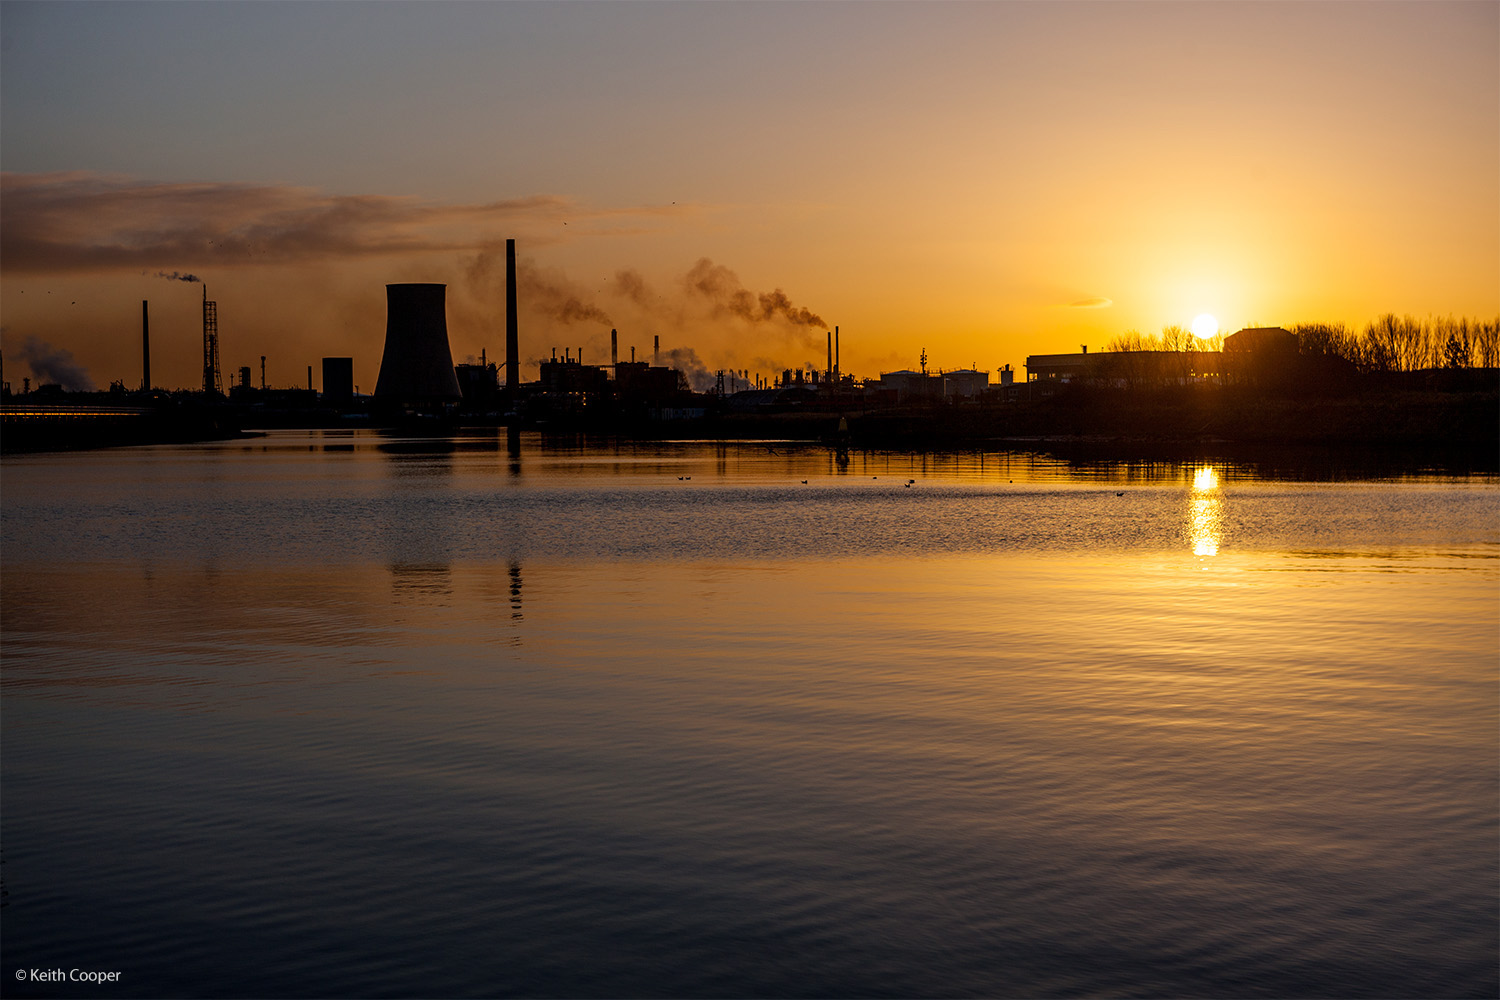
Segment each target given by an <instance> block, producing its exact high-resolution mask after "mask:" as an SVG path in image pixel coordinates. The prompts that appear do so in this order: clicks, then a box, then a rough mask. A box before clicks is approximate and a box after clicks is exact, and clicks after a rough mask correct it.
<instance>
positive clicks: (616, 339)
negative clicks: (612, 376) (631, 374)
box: [609, 330, 620, 368]
mask: <svg viewBox="0 0 1500 1000" xmlns="http://www.w3.org/2000/svg"><path fill="white" fill-rule="evenodd" d="M619 363H620V331H619V330H611V331H609V366H610V367H611V368H613V367H614V366H615V365H617V364H619Z"/></svg>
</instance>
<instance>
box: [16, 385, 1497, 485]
mask: <svg viewBox="0 0 1500 1000" xmlns="http://www.w3.org/2000/svg"><path fill="white" fill-rule="evenodd" d="M13 410H14V407H11V408H7V412H5V414H4V417H5V420H4V434H3V436H0V450H3V452H4V453H6V454H14V453H22V452H37V451H60V450H79V449H89V448H103V447H115V446H123V445H142V444H163V443H187V442H194V441H212V440H227V439H233V438H236V437H241V436H245V432H244V430H242V428H265V429H271V428H285V429H335V428H354V427H364V428H369V427H379V426H381V424H380V423H378V422H376V421H373V420H371V419H369V418H360V417H355V418H351V417H350V416H347V415H343V414H340V413H337V412H335V411H323V410H304V411H284V412H267V411H255V410H249V409H246V408H243V407H235V406H232V405H219V406H202V405H199V406H192V405H178V406H171V407H159V408H154V409H142V410H139V411H136V412H135V413H133V414H129V415H123V414H122V415H116V416H97V417H96V418H95V419H84V418H81V417H77V416H76V415H75V417H73V418H71V419H70V418H66V417H64V416H62V415H59V416H58V417H56V418H55V419H30V420H25V419H20V418H19V417H18V416H16V415H15V414H14V412H12V411H13ZM59 414H61V411H59ZM508 427H513V428H515V429H519V430H524V431H529V432H539V433H541V434H543V435H546V436H547V437H549V438H552V439H554V440H561V439H565V438H568V437H575V438H588V439H595V440H604V439H614V440H621V441H630V440H637V441H654V440H668V439H672V440H706V441H755V440H782V441H788V440H801V441H816V442H819V443H821V444H822V445H824V446H827V447H830V448H833V449H836V450H839V451H861V452H870V451H901V452H929V453H932V452H968V451H976V450H978V451H991V450H1005V451H1027V452H1044V453H1048V454H1053V455H1056V456H1058V457H1060V458H1064V459H1066V460H1068V461H1077V462H1080V463H1120V462H1124V463H1131V462H1151V461H1172V462H1182V461H1194V460H1216V461H1228V462H1241V463H1246V464H1254V465H1257V466H1261V465H1266V466H1272V467H1288V468H1303V469H1309V470H1313V469H1338V468H1348V469H1350V470H1351V471H1355V470H1358V471H1359V472H1360V473H1361V474H1365V475H1368V474H1369V472H1370V470H1372V469H1388V470H1391V471H1392V473H1396V474H1399V473H1402V472H1412V471H1449V472H1455V473H1457V474H1482V475H1494V474H1496V473H1500V386H1496V385H1495V384H1494V383H1493V381H1489V382H1485V381H1481V382H1478V383H1477V384H1476V382H1475V381H1474V380H1472V379H1470V380H1464V381H1463V382H1460V383H1457V384H1454V385H1451V386H1445V385H1441V384H1438V385H1433V384H1427V385H1423V386H1421V387H1413V386H1412V385H1411V383H1410V382H1409V381H1408V382H1405V383H1402V382H1389V383H1383V384H1373V383H1372V384H1370V385H1369V386H1368V391H1362V392H1359V393H1351V394H1346V395H1341V396H1333V397H1322V396H1313V397H1306V396H1296V397H1290V396H1271V395H1265V394H1253V393H1245V392H1230V391H1226V390H1215V389H1205V388H1201V387H1200V388H1197V389H1190V388H1184V389H1180V390H1161V391H1154V392H1141V391H1135V392H1128V391H1124V392H1122V391H1118V390H1112V389H1102V388H1098V387H1089V386H1064V387H1062V388H1061V390H1060V391H1058V392H1057V393H1056V395H1054V396H1053V397H1051V398H1048V399H1043V400H1037V401H1031V402H1021V403H998V402H989V401H986V402H984V403H978V404H976V403H967V404H957V405H953V404H943V403H936V404H927V405H906V406H897V407H884V408H879V409H875V408H864V407H849V408H838V407H834V406H828V407H823V406H819V407H816V408H813V407H807V408H788V409H786V410H782V411H780V412H758V413H733V412H724V411H722V410H721V411H719V412H714V411H712V410H710V412H709V413H708V414H707V415H705V416H703V417H701V418H698V419H693V420H664V421H646V420H622V419H619V418H618V417H616V418H615V419H594V420H588V421H581V420H577V421H556V420H553V421H547V422H542V421H527V422H517V421H515V420H511V421H510V422H509V423H507V421H506V419H505V418H501V417H495V416H489V417H483V416H480V417H467V418H466V417H465V416H463V415H462V414H460V415H459V416H458V417H457V418H456V419H455V420H453V421H449V422H443V423H441V424H439V425H436V426H434V425H427V426H425V427H423V428H421V429H420V430H417V431H415V432H417V433H423V434H432V433H437V434H447V433H453V432H460V431H463V430H465V429H467V430H469V431H471V432H472V431H479V430H483V429H490V430H493V431H496V432H498V431H499V430H500V429H501V428H508ZM389 429H391V430H392V431H393V432H394V433H398V434H399V433H408V432H412V431H413V430H414V429H413V428H401V427H396V428H389Z"/></svg>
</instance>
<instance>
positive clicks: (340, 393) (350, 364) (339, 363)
mask: <svg viewBox="0 0 1500 1000" xmlns="http://www.w3.org/2000/svg"><path fill="white" fill-rule="evenodd" d="M353 401H354V359H353V358H324V359H323V402H325V403H331V404H333V405H335V406H338V405H342V404H344V403H350V402H353Z"/></svg>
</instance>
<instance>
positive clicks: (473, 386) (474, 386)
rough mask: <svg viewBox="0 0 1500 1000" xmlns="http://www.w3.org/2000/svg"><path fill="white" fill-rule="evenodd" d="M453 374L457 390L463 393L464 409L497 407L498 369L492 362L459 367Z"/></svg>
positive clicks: (498, 394)
mask: <svg viewBox="0 0 1500 1000" xmlns="http://www.w3.org/2000/svg"><path fill="white" fill-rule="evenodd" d="M454 372H455V374H457V375H458V388H459V391H460V392H462V393H463V396H464V406H465V408H467V409H470V410H482V409H486V408H489V407H491V406H498V405H499V401H500V369H499V367H498V366H497V365H496V364H495V363H494V362H493V361H489V362H481V363H480V364H477V365H459V366H457V367H456V368H455V369H454Z"/></svg>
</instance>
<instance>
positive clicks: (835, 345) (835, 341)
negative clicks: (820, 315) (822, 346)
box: [833, 327, 839, 378]
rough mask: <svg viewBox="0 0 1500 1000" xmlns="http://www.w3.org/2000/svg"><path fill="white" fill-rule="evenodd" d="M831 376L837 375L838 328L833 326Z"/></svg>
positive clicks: (836, 376) (835, 376)
mask: <svg viewBox="0 0 1500 1000" xmlns="http://www.w3.org/2000/svg"><path fill="white" fill-rule="evenodd" d="M833 377H834V378H838V377H839V328H838V327H834V328H833Z"/></svg>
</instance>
